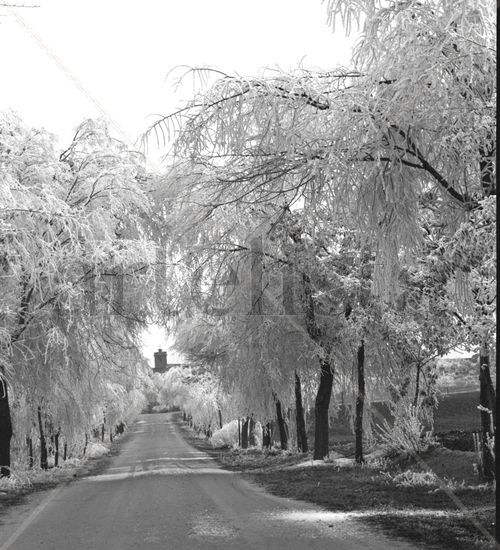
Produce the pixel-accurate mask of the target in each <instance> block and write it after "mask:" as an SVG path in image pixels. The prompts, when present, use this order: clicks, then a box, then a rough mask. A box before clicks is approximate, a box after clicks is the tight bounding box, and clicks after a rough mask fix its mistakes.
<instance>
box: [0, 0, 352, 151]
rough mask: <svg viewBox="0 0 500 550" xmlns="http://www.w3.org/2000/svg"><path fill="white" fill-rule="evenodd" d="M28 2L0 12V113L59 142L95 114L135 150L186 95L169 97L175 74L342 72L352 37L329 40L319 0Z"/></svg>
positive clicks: (187, 90)
mask: <svg viewBox="0 0 500 550" xmlns="http://www.w3.org/2000/svg"><path fill="white" fill-rule="evenodd" d="M33 3H34V4H37V5H39V7H37V8H24V9H8V8H0V14H1V15H2V17H0V48H1V49H0V51H2V56H1V58H0V70H1V77H2V86H1V87H0V109H2V110H4V109H6V108H12V109H14V110H15V111H17V112H18V114H19V115H20V116H21V117H22V118H23V119H24V120H25V122H26V123H27V124H30V125H33V126H43V127H45V128H46V129H47V130H49V131H51V132H53V133H55V134H56V135H57V136H59V137H60V139H61V142H62V144H64V143H66V142H67V141H69V140H70V139H71V138H72V135H73V130H74V128H75V127H76V126H77V125H78V123H79V122H81V121H82V120H83V119H85V118H88V117H96V116H103V115H105V116H106V117H107V118H108V119H109V120H110V122H111V123H112V124H113V128H114V131H115V132H116V133H117V137H122V138H123V139H125V140H129V141H131V142H135V140H136V139H137V137H138V136H139V135H140V134H141V133H142V132H144V131H145V129H146V128H147V126H148V122H151V121H152V118H151V115H153V114H159V113H160V114H167V113H170V112H172V111H173V110H175V109H176V108H177V107H180V106H182V104H183V102H184V101H186V100H188V99H189V98H190V97H192V95H193V82H192V79H191V82H188V83H186V85H185V86H184V87H182V88H181V89H180V90H177V92H176V91H175V88H174V83H175V81H176V79H177V77H178V76H179V75H180V74H181V72H182V71H181V70H180V69H179V68H178V69H176V70H175V68H176V67H179V66H189V67H200V66H210V67H216V68H218V69H220V70H222V71H224V72H227V73H238V74H240V75H242V76H251V75H254V74H256V73H258V71H260V70H261V69H262V68H264V67H280V68H281V69H283V70H289V69H294V68H297V67H298V66H299V65H300V64H302V65H303V66H304V67H307V68H321V69H330V68H333V67H338V66H339V65H348V64H349V59H350V55H351V47H352V43H353V41H354V38H355V37H354V36H351V37H349V38H348V39H346V37H345V35H344V33H343V31H342V29H341V28H338V30H336V32H335V33H333V32H332V29H331V28H330V27H329V26H328V25H327V22H326V6H325V4H324V3H322V2H321V0H253V1H252V2H243V1H238V0H209V1H207V0H178V1H176V2H173V1H168V0H145V1H143V2H138V1H137V0H134V1H130V0H121V1H117V0H99V1H96V0H85V1H81V0H64V1H62V0H34V1H33ZM27 4H28V2H25V5H27ZM168 75H170V76H168Z"/></svg>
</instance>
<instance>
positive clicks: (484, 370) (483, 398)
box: [479, 345, 496, 480]
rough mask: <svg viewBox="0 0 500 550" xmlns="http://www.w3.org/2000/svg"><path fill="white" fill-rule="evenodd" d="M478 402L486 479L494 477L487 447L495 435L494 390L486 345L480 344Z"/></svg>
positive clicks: (483, 470)
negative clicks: (489, 440)
mask: <svg viewBox="0 0 500 550" xmlns="http://www.w3.org/2000/svg"><path fill="white" fill-rule="evenodd" d="M479 404H480V405H481V407H482V408H483V409H488V410H489V411H491V414H490V413H488V412H487V411H486V410H481V454H482V475H483V477H484V479H486V480H493V479H494V477H495V461H494V458H493V456H492V454H491V452H490V449H489V448H488V444H487V443H488V438H491V437H495V432H496V402H495V390H494V388H493V383H492V381H491V375H490V356H489V350H488V347H487V346H486V345H483V346H481V351H480V355H479Z"/></svg>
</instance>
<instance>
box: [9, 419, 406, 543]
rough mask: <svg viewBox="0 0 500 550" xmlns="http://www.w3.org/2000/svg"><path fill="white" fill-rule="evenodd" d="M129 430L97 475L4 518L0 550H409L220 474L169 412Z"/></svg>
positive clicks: (357, 525)
mask: <svg viewBox="0 0 500 550" xmlns="http://www.w3.org/2000/svg"><path fill="white" fill-rule="evenodd" d="M131 431H132V433H131V434H130V435H129V436H128V437H127V438H126V439H125V440H124V441H123V443H122V447H121V451H120V453H119V454H118V455H116V456H114V457H112V458H111V459H110V461H109V466H108V467H107V468H106V469H105V471H104V472H103V473H101V474H99V475H94V476H90V477H84V478H81V479H79V480H77V481H74V482H72V483H70V484H67V485H64V486H61V487H59V488H56V489H54V490H51V491H47V492H46V493H45V494H42V495H39V496H38V497H37V498H38V502H35V503H33V502H32V503H31V508H30V507H28V509H23V507H19V506H16V507H13V508H12V509H11V510H10V511H9V513H8V514H7V516H3V517H2V518H1V524H0V550H36V549H44V550H84V549H85V550H128V549H136V550H159V549H161V550H183V549H193V550H195V549H202V548H203V549H217V550H225V549H237V550H246V549H255V550H266V549H269V550H280V549H286V550H295V549H297V550H299V549H300V550H329V549H331V550H360V549H363V548H366V549H370V550H391V549H399V550H402V549H410V548H413V547H411V546H410V545H408V544H405V543H404V542H402V541H397V540H389V539H387V538H385V537H384V535H382V534H381V533H379V532H376V533H375V532H374V531H372V530H369V529H368V528H367V527H365V526H363V525H361V524H360V523H358V522H356V520H355V519H352V518H350V517H346V516H345V515H343V514H338V513H333V512H326V511H324V510H322V509H320V508H318V507H315V506H313V505H309V504H305V503H302V502H297V501H289V500H287V499H281V498H277V497H274V496H271V495H268V494H267V493H265V492H264V491H263V490H262V489H260V488H258V487H256V486H254V485H251V484H249V483H248V482H246V481H245V480H243V479H242V478H241V476H240V475H238V474H235V473H232V472H228V471H227V470H223V469H221V468H220V467H219V466H218V465H217V464H216V463H215V462H214V461H213V460H212V459H211V458H210V457H209V456H208V455H206V454H205V453H203V452H200V451H198V450H196V449H195V448H193V447H191V446H190V445H189V444H188V443H186V441H185V440H184V439H183V438H182V436H181V434H180V432H179V428H178V425H177V424H176V421H175V417H174V414H173V413H167V414H152V415H141V416H140V417H139V419H138V421H137V422H136V423H135V424H134V425H133V426H132V427H131ZM34 504H36V506H34ZM33 506H34V507H33ZM25 508H26V507H25Z"/></svg>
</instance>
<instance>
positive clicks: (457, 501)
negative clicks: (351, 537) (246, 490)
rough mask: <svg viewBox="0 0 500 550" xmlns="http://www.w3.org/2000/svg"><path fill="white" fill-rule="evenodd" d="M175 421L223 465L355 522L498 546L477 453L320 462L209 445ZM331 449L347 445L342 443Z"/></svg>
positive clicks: (432, 541)
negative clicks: (348, 515)
mask: <svg viewBox="0 0 500 550" xmlns="http://www.w3.org/2000/svg"><path fill="white" fill-rule="evenodd" d="M178 426H179V427H180V430H181V432H182V433H183V435H184V437H185V438H186V439H187V440H188V441H189V442H190V443H191V444H192V445H193V446H195V447H197V448H198V449H200V450H203V451H205V452H207V453H208V454H209V455H210V456H212V457H213V458H214V459H216V460H217V461H218V462H219V463H220V464H221V466H222V467H224V468H226V469H230V470H234V471H240V472H241V473H242V474H244V475H245V477H247V478H248V479H249V480H250V481H253V482H254V483H257V484H258V485H261V486H262V487H264V488H265V489H266V490H267V491H269V492H270V493H272V494H274V495H276V496H280V497H284V498H290V499H294V500H304V501H307V502H311V503H314V504H318V505H320V506H323V507H324V508H326V509H327V510H330V511H333V512H352V513H354V514H355V517H356V520H357V521H361V522H364V523H368V524H370V525H371V526H373V527H374V528H378V529H382V530H383V531H384V532H385V533H386V534H387V535H388V536H390V537H398V538H400V537H402V538H405V539H407V540H409V541H411V542H414V543H416V544H419V545H420V547H425V548H429V549H448V550H451V549H453V550H488V549H493V548H495V543H494V539H493V537H494V532H495V524H494V522H495V487H494V486H492V485H491V484H489V485H485V484H483V485H480V484H479V482H478V481H477V476H476V474H475V472H474V469H473V462H474V459H475V456H474V453H470V452H461V451H451V450H449V449H444V448H442V447H437V448H435V449H432V450H430V451H428V452H427V453H425V454H424V455H421V457H419V458H418V459H417V460H416V459H415V458H413V457H394V458H392V459H380V458H379V459H373V460H371V461H368V462H367V463H366V464H364V465H361V466H359V465H354V464H352V463H350V462H349V461H345V460H344V461H342V460H338V461H336V460H335V459H332V460H331V461H327V462H322V463H318V461H312V458H311V455H310V454H309V455H303V454H297V453H291V452H286V451H280V450H277V449H274V450H272V451H271V452H268V451H263V450H261V449H255V448H254V449H252V448H251V449H246V450H237V449H227V448H226V449H214V448H213V447H212V446H211V444H210V443H209V442H208V441H207V440H206V439H205V438H202V437H200V436H198V435H196V433H195V432H194V431H193V430H191V429H190V428H189V427H188V426H187V424H186V423H184V422H182V421H179V423H178ZM335 450H336V451H339V452H340V453H341V454H344V453H343V452H342V451H348V453H347V454H349V451H351V449H350V446H349V445H347V444H346V443H344V444H343V445H339V447H335ZM344 456H346V455H345V454H344ZM339 464H342V466H339ZM428 468H430V470H431V472H429V471H428ZM432 472H433V473H432Z"/></svg>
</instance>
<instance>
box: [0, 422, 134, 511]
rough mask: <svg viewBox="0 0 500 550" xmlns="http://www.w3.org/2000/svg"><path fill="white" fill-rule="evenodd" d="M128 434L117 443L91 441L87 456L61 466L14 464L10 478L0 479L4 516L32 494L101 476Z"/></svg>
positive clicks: (0, 507) (116, 441) (0, 498)
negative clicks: (81, 478)
mask: <svg viewBox="0 0 500 550" xmlns="http://www.w3.org/2000/svg"><path fill="white" fill-rule="evenodd" d="M128 433H129V432H125V434H124V435H122V436H117V437H115V439H114V441H113V443H108V442H100V441H91V442H89V448H88V452H87V453H86V456H84V457H82V458H70V459H68V460H66V461H61V465H60V466H58V467H57V468H55V467H52V468H49V469H48V470H43V469H41V468H40V467H39V466H34V467H33V468H28V467H27V466H26V465H24V464H21V463H13V464H12V467H11V475H10V477H8V478H7V477H5V478H0V515H1V514H2V513H3V512H4V511H5V510H6V509H7V508H10V507H11V506H15V505H16V504H22V503H23V502H25V500H26V498H27V497H29V495H30V494H32V493H37V492H40V491H45V490H47V489H53V488H54V487H57V486H58V485H61V484H65V483H70V482H71V481H73V480H74V479H75V478H79V477H84V476H87V475H97V474H98V473H100V472H101V471H102V470H103V469H104V468H105V467H106V465H107V463H108V457H109V456H113V455H115V454H117V453H118V452H119V446H120V444H121V442H122V441H123V440H124V439H125V438H126V437H127V435H128Z"/></svg>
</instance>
